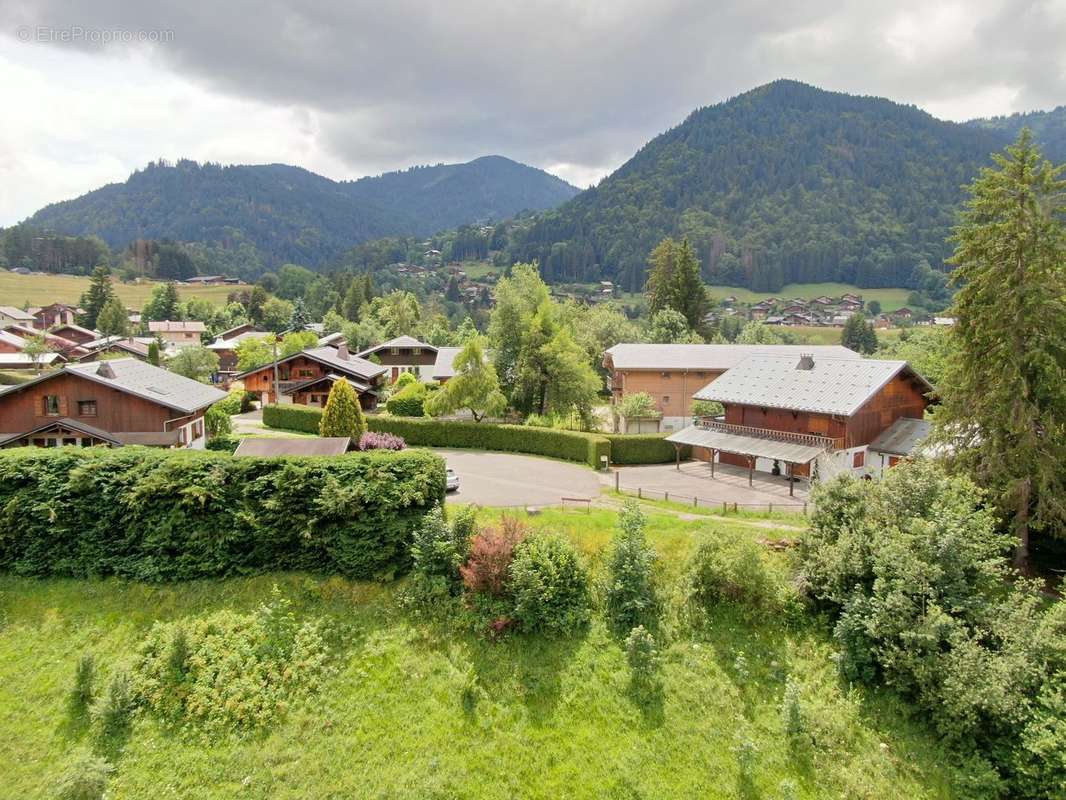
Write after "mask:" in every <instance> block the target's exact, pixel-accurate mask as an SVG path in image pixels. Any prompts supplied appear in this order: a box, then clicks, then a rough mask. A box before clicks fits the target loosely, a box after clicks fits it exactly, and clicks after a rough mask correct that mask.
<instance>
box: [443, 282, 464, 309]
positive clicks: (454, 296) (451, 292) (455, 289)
mask: <svg viewBox="0 0 1066 800" xmlns="http://www.w3.org/2000/svg"><path fill="white" fill-rule="evenodd" d="M461 297H462V295H460V294H459V279H458V278H457V277H456V276H454V275H452V277H451V279H450V280H449V281H448V288H447V289H445V290H444V299H445V300H449V301H451V302H453V303H458V302H459V300H460V299H461Z"/></svg>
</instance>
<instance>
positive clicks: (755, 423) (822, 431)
mask: <svg viewBox="0 0 1066 800" xmlns="http://www.w3.org/2000/svg"><path fill="white" fill-rule="evenodd" d="M932 391H933V387H932V386H931V385H930V384H929V382H928V381H926V380H925V378H923V377H922V376H921V375H919V374H918V373H917V372H915V371H914V370H913V369H912V368H911V367H910V366H908V364H907V362H905V361H878V360H873V359H841V358H823V357H821V356H817V357H816V356H813V355H810V354H804V355H802V356H799V357H795V356H764V355H755V356H752V357H750V358H748V359H745V360H744V361H743V362H742V363H740V364H738V365H737V366H736V367H734V368H733V369H731V370H729V371H728V372H726V373H725V374H724V375H722V376H721V377H720V378H719V379H718V380H716V381H714V382H713V383H711V384H708V385H707V386H706V387H704V388H703V389H701V390H700V391H698V392H696V395H695V396H696V398H697V399H700V400H715V401H717V402H719V403H721V404H722V406H723V407H724V408H725V416H724V417H723V418H721V419H717V420H712V419H700V420H697V421H696V423H695V424H693V425H690V426H689V427H687V428H685V429H684V430H682V431H678V432H677V433H676V434H673V435H672V436H669V437H667V441H670V442H673V443H674V444H675V445H677V446H678V447H679V452H680V446H681V445H689V446H691V447H692V448H693V452H694V455H695V456H696V458H699V459H701V460H704V461H707V462H709V463H710V464H711V475H712V476H713V474H714V464H715V462H718V463H722V464H732V465H734V466H739V467H746V468H747V469H748V470H749V471H750V473H754V472H755V471H763V472H771V473H777V474H788V475H795V476H800V477H813V476H815V475H817V476H819V477H822V478H828V477H831V476H832V475H835V474H838V473H840V472H845V471H850V472H854V473H856V474H866V473H867V472H870V471H876V470H874V469H872V468H871V467H870V466H869V465H868V464H867V451H868V450H869V449H870V446H871V444H872V443H874V442H875V441H876V440H878V437H881V436H882V434H884V433H885V432H886V431H888V430H890V429H891V428H892V427H893V425H895V424H896V423H897V422H898V421H899V420H901V419H906V420H913V421H919V422H920V421H921V419H922V416H923V413H924V412H925V409H926V407H927V406H928V405H929V403H930V402H932V401H931V395H932ZM894 455H895V456H896V457H900V456H901V455H905V453H904V454H900V453H894Z"/></svg>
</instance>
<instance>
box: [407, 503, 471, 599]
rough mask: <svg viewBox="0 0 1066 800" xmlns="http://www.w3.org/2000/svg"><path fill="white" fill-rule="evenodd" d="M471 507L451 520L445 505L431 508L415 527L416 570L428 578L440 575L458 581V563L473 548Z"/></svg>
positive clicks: (412, 545)
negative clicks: (471, 543)
mask: <svg viewBox="0 0 1066 800" xmlns="http://www.w3.org/2000/svg"><path fill="white" fill-rule="evenodd" d="M473 513H474V511H473V509H472V508H468V509H464V510H461V511H460V512H459V513H458V515H457V517H456V520H454V521H452V522H451V523H449V522H448V520H447V519H446V518H445V516H444V508H443V506H440V505H438V506H437V507H436V508H434V509H432V510H430V511H429V513H427V514H426V516H425V518H424V519H423V520H422V524H421V525H419V526H418V528H417V529H416V530H415V535H414V539H413V541H412V543H411V560H412V565H413V569H414V572H415V573H416V574H419V575H423V576H426V577H441V578H443V579H445V580H446V581H447V582H448V583H449V584H454V583H458V581H459V565H460V564H462V563H463V561H464V560H465V559H466V554H467V552H468V551H469V549H470V533H471V527H472V526H471V523H470V521H469V520H470V517H471V515H472V514H473Z"/></svg>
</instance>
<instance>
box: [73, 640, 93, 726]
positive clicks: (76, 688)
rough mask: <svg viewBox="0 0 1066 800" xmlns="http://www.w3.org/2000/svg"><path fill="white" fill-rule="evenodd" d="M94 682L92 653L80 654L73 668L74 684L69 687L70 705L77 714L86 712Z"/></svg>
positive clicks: (91, 698) (91, 696)
mask: <svg viewBox="0 0 1066 800" xmlns="http://www.w3.org/2000/svg"><path fill="white" fill-rule="evenodd" d="M95 682H96V659H95V658H93V654H92V653H82V654H81V657H80V658H78V664H77V666H76V667H75V668H74V684H73V685H72V686H71V687H70V705H71V708H73V709H74V710H75V711H77V712H79V713H80V712H85V711H88V710H89V708H90V707H91V706H92V702H93V691H94V689H95Z"/></svg>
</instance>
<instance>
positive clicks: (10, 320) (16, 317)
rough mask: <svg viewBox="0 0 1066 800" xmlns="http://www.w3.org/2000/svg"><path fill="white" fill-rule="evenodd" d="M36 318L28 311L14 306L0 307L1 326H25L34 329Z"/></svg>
mask: <svg viewBox="0 0 1066 800" xmlns="http://www.w3.org/2000/svg"><path fill="white" fill-rule="evenodd" d="M36 321H37V320H36V318H35V317H34V316H33V314H30V313H29V312H28V311H23V310H22V309H21V308H15V307H14V306H0V325H25V326H27V327H32V326H33V324H34V323H35V322H36Z"/></svg>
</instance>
